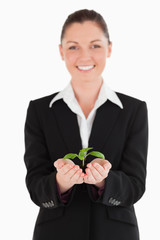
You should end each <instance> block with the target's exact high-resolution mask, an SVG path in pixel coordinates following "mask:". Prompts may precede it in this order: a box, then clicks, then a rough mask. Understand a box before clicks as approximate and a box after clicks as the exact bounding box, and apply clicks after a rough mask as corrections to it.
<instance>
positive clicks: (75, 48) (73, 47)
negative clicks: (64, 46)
mask: <svg viewBox="0 0 160 240" xmlns="http://www.w3.org/2000/svg"><path fill="white" fill-rule="evenodd" d="M77 49H78V47H77V46H71V47H69V50H77Z"/></svg>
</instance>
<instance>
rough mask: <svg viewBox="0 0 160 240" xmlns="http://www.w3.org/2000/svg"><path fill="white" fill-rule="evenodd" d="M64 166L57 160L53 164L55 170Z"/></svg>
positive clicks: (61, 160)
mask: <svg viewBox="0 0 160 240" xmlns="http://www.w3.org/2000/svg"><path fill="white" fill-rule="evenodd" d="M63 165H64V160H63V159H61V158H59V159H58V160H57V161H55V162H54V166H55V167H56V168H61V167H62V166H63Z"/></svg>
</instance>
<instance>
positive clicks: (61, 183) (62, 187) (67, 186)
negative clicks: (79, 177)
mask: <svg viewBox="0 0 160 240" xmlns="http://www.w3.org/2000/svg"><path fill="white" fill-rule="evenodd" d="M56 182H57V184H58V186H59V190H60V193H61V194H63V193H65V192H67V191H68V190H69V189H70V188H71V187H73V184H72V185H71V184H65V183H64V181H63V179H62V178H61V176H60V174H59V173H57V174H56Z"/></svg>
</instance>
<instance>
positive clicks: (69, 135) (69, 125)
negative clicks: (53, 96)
mask: <svg viewBox="0 0 160 240" xmlns="http://www.w3.org/2000/svg"><path fill="white" fill-rule="evenodd" d="M52 108H53V112H54V114H55V116H56V120H57V125H58V127H59V129H60V134H61V135H62V137H63V139H64V141H65V144H66V146H67V148H68V152H67V153H79V150H80V149H82V142H81V138H80V132H79V126H78V121H77V115H76V114H75V113H74V112H72V111H71V110H70V108H69V107H68V106H67V104H66V103H64V101H63V100H62V99H61V100H59V101H57V102H55V103H54V105H53V106H52Z"/></svg>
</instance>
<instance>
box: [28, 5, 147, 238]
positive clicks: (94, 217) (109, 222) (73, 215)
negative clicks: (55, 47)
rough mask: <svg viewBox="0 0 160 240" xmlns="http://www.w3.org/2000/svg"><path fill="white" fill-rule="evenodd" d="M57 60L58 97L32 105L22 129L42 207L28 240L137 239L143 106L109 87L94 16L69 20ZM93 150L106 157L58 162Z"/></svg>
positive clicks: (107, 48) (35, 196) (80, 14)
mask: <svg viewBox="0 0 160 240" xmlns="http://www.w3.org/2000/svg"><path fill="white" fill-rule="evenodd" d="M59 49H60V54H61V57H62V59H63V60H64V61H65V64H66V67H67V69H68V71H69V72H70V74H71V81H70V83H69V84H68V85H67V86H66V88H65V89H64V90H62V91H61V92H56V93H54V94H52V95H51V96H47V97H43V98H41V99H37V100H34V101H31V102H30V104H29V107H28V112H27V118H26V123H25V145H26V151H25V156H24V160H25V164H26V167H27V176H26V184H27V188H28V191H29V193H30V196H31V199H32V201H33V202H34V203H35V204H36V205H38V206H39V207H40V211H39V214H38V217H37V221H36V225H35V229H34V236H33V239H34V240H45V239H47V240H51V239H52V240H53V239H55V240H62V239H70V240H82V239H83V240H128V239H129V240H138V239H139V231H138V226H137V220H136V215H135V211H134V206H133V205H134V203H136V202H137V201H138V200H139V199H140V198H141V197H142V195H143V193H144V191H145V179H146V158H147V134H148V133H147V129H148V125H147V108H146V103H145V102H143V101H141V100H138V99H135V98H133V97H129V96H127V95H124V94H121V93H115V92H114V91H112V90H111V89H110V88H108V87H107V85H106V83H105V82H104V80H103V78H102V72H103V70H104V68H105V65H106V60H107V58H108V57H110V55H111V50H112V43H111V41H110V38H109V33H108V29H107V25H106V23H105V21H104V19H103V17H102V16H101V15H100V14H98V13H97V12H95V11H93V10H86V9H85V10H80V11H76V12H74V13H73V14H71V15H69V16H68V18H67V20H66V22H65V23H64V25H63V29H62V34H61V44H60V45H59ZM88 147H93V149H94V150H95V151H101V152H102V153H103V154H104V155H105V157H106V159H105V160H102V159H100V158H95V159H93V157H91V156H88V157H87V160H86V165H85V169H84V172H83V171H82V169H81V161H79V159H77V158H75V159H74V160H73V161H72V160H70V159H63V157H64V156H65V155H66V154H67V153H71V152H72V153H78V152H79V150H80V149H82V148H88Z"/></svg>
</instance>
